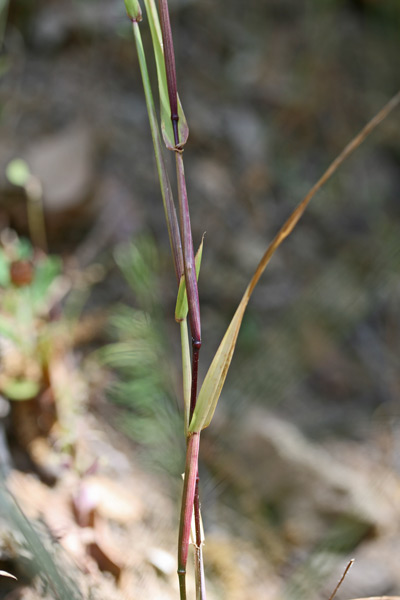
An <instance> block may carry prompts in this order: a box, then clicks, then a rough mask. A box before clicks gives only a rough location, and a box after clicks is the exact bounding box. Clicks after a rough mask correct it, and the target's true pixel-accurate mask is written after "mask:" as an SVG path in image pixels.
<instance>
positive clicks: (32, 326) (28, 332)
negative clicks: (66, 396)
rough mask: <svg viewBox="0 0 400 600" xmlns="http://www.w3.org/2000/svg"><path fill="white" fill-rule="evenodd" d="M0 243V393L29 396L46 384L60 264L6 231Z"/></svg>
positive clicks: (12, 397) (14, 397)
mask: <svg viewBox="0 0 400 600" xmlns="http://www.w3.org/2000/svg"><path fill="white" fill-rule="evenodd" d="M1 242H2V244H1V246H0V299H1V306H2V311H1V314H0V343H1V354H2V370H1V373H0V392H1V393H2V394H3V395H4V396H6V397H7V398H9V399H10V400H28V399H31V398H34V397H36V396H37V394H38V393H39V392H40V390H41V388H42V386H43V385H44V378H45V372H46V370H47V368H48V359H49V357H48V345H49V326H48V323H49V320H48V316H49V314H50V312H51V310H52V308H53V307H54V305H55V304H56V303H57V301H58V300H59V295H60V292H61V293H63V282H62V264H61V260H60V259H59V258H58V257H55V256H47V255H45V254H42V253H39V254H37V255H35V253H34V250H33V248H32V246H31V245H30V243H29V242H28V241H27V240H24V239H19V238H18V237H17V236H16V235H15V234H14V233H13V232H11V231H5V232H3V235H2V240H1Z"/></svg>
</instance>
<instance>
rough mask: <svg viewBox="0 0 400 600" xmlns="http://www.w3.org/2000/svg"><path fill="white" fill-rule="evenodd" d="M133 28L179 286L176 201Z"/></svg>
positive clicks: (136, 27) (180, 265)
mask: <svg viewBox="0 0 400 600" xmlns="http://www.w3.org/2000/svg"><path fill="white" fill-rule="evenodd" d="M132 27H133V35H134V38H135V43H136V49H137V54H138V59H139V67H140V73H141V75H142V81H143V89H144V95H145V99H146V106H147V113H148V116H149V122H150V129H151V136H152V138H153V146H154V154H155V157H156V163H157V171H158V177H159V180H160V187H161V194H162V199H163V205H164V212H165V219H166V221H167V227H168V235H169V240H170V244H171V249H172V255H173V258H174V266H175V273H176V277H177V280H178V284H179V281H180V278H181V276H182V274H183V271H184V267H183V254H182V243H181V236H180V233H179V225H178V219H177V216H176V210H175V205H174V200H173V197H172V189H171V183H170V181H169V177H168V173H167V168H166V165H165V161H164V157H163V154H162V142H161V135H160V131H159V128H158V121H157V114H156V109H155V106H154V100H153V93H152V91H151V85H150V79H149V73H148V70H147V63H146V57H145V54H144V50H143V43H142V36H141V35H140V28H139V23H138V22H136V21H135V22H133V23H132Z"/></svg>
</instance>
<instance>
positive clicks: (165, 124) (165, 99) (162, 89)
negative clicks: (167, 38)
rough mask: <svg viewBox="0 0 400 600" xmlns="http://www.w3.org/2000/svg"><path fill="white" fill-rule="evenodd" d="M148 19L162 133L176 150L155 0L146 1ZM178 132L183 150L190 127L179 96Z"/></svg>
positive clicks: (165, 139) (167, 144)
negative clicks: (155, 68) (158, 94)
mask: <svg viewBox="0 0 400 600" xmlns="http://www.w3.org/2000/svg"><path fill="white" fill-rule="evenodd" d="M144 4H145V7H146V13H147V17H148V19H149V25H150V31H151V38H152V41H153V49H154V56H155V60H156V67H157V79H158V90H159V93H160V116H161V131H162V135H163V138H164V142H165V145H166V146H167V148H168V149H169V150H174V149H175V139H174V131H173V127H172V122H171V107H170V103H169V96H168V86H167V74H166V71H165V62H164V52H163V43H162V35H161V27H160V20H159V17H158V12H157V8H156V5H155V2H154V0H144ZM178 116H179V121H178V132H179V148H182V147H183V146H184V145H185V144H186V142H187V139H188V136H189V127H188V124H187V121H186V117H185V114H184V112H183V109H182V105H181V101H180V99H179V96H178Z"/></svg>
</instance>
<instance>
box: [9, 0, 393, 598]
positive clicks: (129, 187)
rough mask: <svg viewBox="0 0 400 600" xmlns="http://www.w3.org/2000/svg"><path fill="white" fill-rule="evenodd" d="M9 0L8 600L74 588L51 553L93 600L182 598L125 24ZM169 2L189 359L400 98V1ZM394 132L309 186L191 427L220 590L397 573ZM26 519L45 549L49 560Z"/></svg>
mask: <svg viewBox="0 0 400 600" xmlns="http://www.w3.org/2000/svg"><path fill="white" fill-rule="evenodd" d="M0 7H1V11H2V13H1V14H2V20H1V27H0V36H1V54H0V74H1V82H0V227H1V252H2V254H1V256H0V284H1V292H0V294H1V302H2V309H1V310H2V317H1V321H0V350H1V357H2V368H1V372H0V392H1V405H0V413H1V414H0V421H1V436H0V437H1V440H0V441H1V444H0V445H1V452H0V454H1V457H2V465H3V473H4V478H7V479H8V484H7V489H6V488H2V492H1V496H0V500H1V505H2V508H1V510H0V513H1V515H2V522H3V525H4V527H5V531H6V534H4V535H2V536H0V537H1V539H0V569H4V570H6V571H7V572H10V573H12V574H15V575H17V576H18V582H14V581H12V580H10V579H7V580H5V579H4V581H6V582H7V583H4V586H3V588H4V591H3V592H1V589H2V581H0V597H2V598H7V599H9V600H11V599H15V598H27V599H28V598H38V597H41V598H43V597H47V596H46V594H47V595H48V596H49V597H58V596H57V594H59V595H60V597H61V598H63V596H62V593H61V592H60V591H59V589H61V588H62V586H63V585H64V584H63V583H60V584H59V585H60V586H61V588H58V587H57V586H56V590H55V589H54V588H52V584H50V583H49V579H51V580H52V581H53V585H55V584H54V581H55V579H54V577H56V576H54V577H52V576H51V575H50V573H51V568H53V567H54V569H56V571H57V570H58V571H60V569H59V567H57V564H58V563H57V561H61V564H63V565H65V564H68V565H69V566H68V568H67V569H64V568H62V569H61V571H62V572H63V573H64V572H65V571H66V572H67V575H68V576H69V579H70V580H73V581H75V584H76V585H77V586H78V587H80V589H81V593H82V594H83V597H89V595H88V594H89V593H90V594H92V596H90V597H99V598H103V597H104V598H106V597H107V598H114V597H115V598H116V599H117V598H123V597H125V598H135V599H136V598H138V599H140V598H150V599H151V600H158V599H160V600H161V599H169V598H176V597H177V582H176V577H175V554H176V550H175V548H176V537H177V535H176V531H177V522H178V510H179V508H178V507H179V495H180V488H181V483H180V473H181V472H182V471H183V461H184V442H183V439H182V437H183V436H182V433H181V428H182V426H181V400H180V383H179V381H180V379H179V378H180V355H179V352H180V344H179V332H178V330H177V328H176V326H175V323H174V319H173V314H174V305H175V299H176V286H175V278H174V273H173V267H172V261H171V258H170V251H169V243H168V236H167V233H166V227H165V222H164V213H163V209H162V203H161V197H160V191H159V185H158V181H157V177H156V169H155V161H154V158H153V148H152V142H151V136H150V131H149V125H148V120H147V113H146V107H145V103H144V98H143V91H142V84H141V80H140V76H139V67H138V63H137V57H136V53H135V48H134V43H133V39H132V32H131V27H130V23H129V20H128V19H127V18H126V14H125V9H124V3H123V2H122V0H107V1H105V0H86V1H83V0H68V1H67V0H58V1H57V2H54V1H52V0H36V1H35V2H33V1H32V0H11V1H10V2H7V0H2V1H1V2H0ZM170 11H171V23H172V28H173V33H174V41H175V53H176V61H177V76H178V89H179V93H180V97H181V100H182V104H183V107H184V110H185V113H186V117H187V119H188V122H189V127H190V137H189V142H188V144H187V146H186V149H185V154H184V157H185V169H186V176H187V183H188V193H189V201H190V207H191V219H192V228H193V237H194V244H195V246H197V245H198V244H199V243H200V240H201V236H202V234H203V233H204V232H206V236H205V247H204V252H203V262H202V267H201V274H200V288H199V289H200V300H201V307H202V308H201V311H202V313H201V314H202V329H203V348H202V352H201V365H200V370H201V374H202V375H204V374H205V372H206V371H207V368H208V365H209V363H210V360H211V358H212V356H213V354H214V352H215V350H216V348H217V347H218V344H219V341H220V339H221V338H222V336H223V334H224V331H225V329H226V327H227V325H228V324H229V321H230V319H231V317H232V315H233V313H234V311H235V309H236V306H237V304H238V303H239V301H240V298H241V296H242V293H243V291H244V289H245V286H246V285H247V283H248V281H249V279H250V277H251V275H252V273H253V271H254V269H255V267H256V265H257V263H258V260H259V259H260V257H261V256H262V254H263V252H264V250H265V248H266V246H267V244H268V243H269V241H270V240H271V239H272V237H273V236H274V234H275V233H276V232H277V230H278V228H279V227H280V226H281V225H282V223H283V222H284V220H285V219H286V218H287V217H288V215H289V214H290V212H291V210H292V209H293V208H294V207H295V205H296V204H297V202H299V201H300V200H301V199H302V197H303V196H304V194H305V193H306V192H307V191H308V189H309V188H310V187H311V185H312V184H313V183H315V181H316V180H317V179H318V177H319V176H320V175H321V174H322V172H323V171H324V170H325V168H326V167H327V166H328V165H329V163H330V162H331V161H332V160H333V159H334V158H335V156H336V155H337V154H338V153H339V152H340V151H341V150H342V148H343V147H344V146H345V144H346V143H347V142H348V141H349V140H350V139H351V138H352V137H353V136H354V135H355V134H356V133H357V132H358V131H359V130H360V129H361V127H363V125H364V124H365V123H366V122H367V121H368V120H369V119H370V118H371V117H372V116H373V115H374V114H375V113H376V112H378V110H379V109H380V108H381V107H382V106H383V105H384V104H385V103H386V102H387V100H388V99H389V98H390V97H391V96H392V95H393V94H394V93H396V92H397V90H398V89H399V87H400V78H399V73H400V60H399V57H400V39H399V31H400V4H399V2H398V0H324V1H320V0H319V1H318V0H304V1H295V0H265V1H262V2H260V1H259V0H247V2H246V3H243V2H239V1H237V0H230V2H219V3H218V2H217V3H216V2H211V1H210V0H174V1H172V0H171V1H170ZM141 31H142V36H143V38H144V44H145V49H146V51H147V59H148V62H149V67H150V70H151V72H152V73H154V65H153V61H152V49H151V43H150V42H151V41H150V36H149V31H148V26H147V20H146V18H145V17H144V19H143V23H142V24H141ZM399 125H400V112H399V110H397V111H395V112H394V113H393V114H392V115H390V117H389V118H388V119H387V120H386V121H385V122H384V123H383V124H382V125H381V126H380V127H379V129H378V130H377V131H376V132H375V133H374V134H373V135H372V136H371V137H370V138H368V139H367V141H366V142H365V143H364V144H363V145H362V147H361V148H360V149H358V150H357V152H356V153H355V154H354V156H352V157H351V158H350V159H349V160H348V161H347V162H346V163H345V165H344V166H343V167H341V169H340V170H339V172H338V173H337V174H336V175H335V176H334V178H333V179H332V180H331V181H330V182H329V183H328V184H327V185H326V186H325V188H324V189H323V190H322V191H321V192H319V193H318V195H317V197H316V198H315V199H314V200H313V201H312V203H311V205H310V207H309V209H308V210H307V213H306V215H305V216H304V218H303V220H302V221H301V222H300V224H299V225H298V227H297V228H296V230H295V232H294V234H293V235H292V236H291V237H290V238H289V239H288V240H287V241H286V242H285V243H284V245H283V246H282V248H280V249H279V251H278V253H277V255H276V256H275V257H274V258H273V260H272V262H271V264H270V266H269V267H268V269H267V271H266V273H265V275H264V276H263V278H262V280H261V282H260V284H259V286H258V288H257V290H256V291H255V293H254V296H253V298H252V300H251V303H250V305H249V308H248V311H247V315H246V317H245V320H244V323H243V326H242V331H241V334H240V337H239V342H238V346H237V350H236V354H235V357H234V360H233V364H232V367H231V370H230V373H229V375H228V379H227V383H226V386H225V389H224V392H223V394H222V397H221V400H220V403H219V406H218V410H217V413H216V416H215V422H213V424H212V426H211V427H210V428H209V429H208V430H206V431H205V432H204V435H203V437H202V451H201V471H200V473H201V479H202V507H203V518H204V523H205V530H206V546H205V550H204V554H205V563H206V576H207V580H208V585H209V596H210V598H211V599H228V598H229V600H236V599H237V600H246V599H247V598H249V599H250V598H254V597H259V598H296V599H300V598H307V599H309V598H329V595H330V593H331V592H332V591H333V589H334V587H335V584H336V582H337V580H338V579H339V577H340V575H341V574H342V573H343V571H344V568H345V566H346V564H347V563H348V561H349V559H350V558H351V557H353V556H354V557H355V558H356V563H355V565H354V566H353V567H352V569H351V571H350V573H349V575H348V577H347V579H346V581H345V583H344V584H343V586H342V588H341V591H340V592H339V594H338V598H343V599H345V598H348V599H350V598H355V597H361V596H378V595H383V594H386V595H387V594H396V593H397V594H399V592H400V575H399V573H400V571H399V569H398V564H399V560H400V537H399V533H400V509H399V506H400V502H399V501H400V479H399V472H400V443H399V432H400V407H399V391H400V374H399V366H400V365H399V362H400V360H399V355H400V311H399V299H400V279H399V271H400V235H399V226H400V136H399ZM15 159H18V160H17V162H15ZM12 161H13V162H12ZM10 162H11V165H10ZM172 167H173V165H172V163H171V177H173V174H174V171H173V168H172ZM41 207H42V208H41ZM42 209H43V210H42ZM43 216H44V222H45V227H44V228H43ZM27 240H29V241H27ZM30 244H31V245H30ZM32 245H33V248H32ZM7 490H9V491H7ZM9 492H11V493H12V495H13V496H9V495H8V494H9ZM13 497H15V498H17V500H18V501H19V503H20V504H21V505H22V508H23V509H24V512H25V513H26V514H27V516H28V517H29V519H30V522H31V526H30V529H29V531H28V532H26V531H25V533H23V535H22V534H21V533H20V528H21V525H20V523H19V522H18V523H19V524H18V523H17V521H18V518H17V517H18V513H17V512H16V513H15V515H17V516H15V515H14V512H15V511H17V509H15V507H14V505H13V504H12V502H13V501H12V498H13ZM107 499H108V500H107ZM107 502H108V504H107ZM119 502H120V504H119ZM50 505H51V506H52V510H51V511H50V510H47V507H49V506H50ZM116 507H117V508H116ZM13 511H14V512H13ZM49 513H51V514H49ZM53 513H54V514H53ZM11 514H13V515H14V516H10V515H11ZM10 523H11V525H10ZM5 524H7V527H6V525H5ZM38 528H39V529H38ZM88 531H89V532H90V536H91V537H90V536H89V538H90V539H89V538H88V537H87V536H88V533H87V532H88ZM21 535H22V538H23V539H21ZM32 536H34V537H33V538H32V539H31V537H32ZM35 536H39V539H41V540H42V538H43V539H45V540H46V539H47V538H48V537H49V536H50V539H53V538H55V539H57V540H58V542H59V544H56V545H55V544H54V543H50V550H48V549H47V550H46V547H47V546H48V545H49V544H48V539H47V542H43V544H44V550H43V552H44V555H43V556H42V557H41V558H40V557H39V558H38V556H37V555H36V553H35V552H34V548H35V547H37V544H38V543H39V542H37V538H36V537H35ZM85 536H86V537H85ZM10 539H11V540H14V541H13V542H12V543H11V542H10ZM32 540H33V541H32ZM35 540H36V542H35ZM42 541H43V540H42ZM53 542H54V540H53ZM46 543H47V546H46ZM55 546H57V548H56V547H55ZM58 546H60V549H59V548H58ZM27 548H28V549H27ZM29 548H30V549H29ZM59 552H61V553H64V552H65V553H67V554H66V555H65V554H62V556H61V558H60V557H59V556H56V555H57V554H58V553H59ZM29 553H30V558H27V554H28V555H29ZM53 554H54V556H53ZM66 556H67V558H65V557H66ZM71 556H72V558H71ZM39 559H40V560H39ZM40 561H42V562H40ZM43 561H45V562H44V563H43ZM46 561H50V562H49V563H48V562H46ZM52 561H53V562H52ZM65 561H67V563H65ZM53 563H54V564H53ZM47 564H52V565H53V567H48V566H47V567H46V566H43V565H47ZM82 573H83V574H82ZM64 583H65V582H64ZM65 585H67V586H68V585H69V583H68V582H67V584H65ZM82 590H85V591H84V592H82ZM74 593H76V594H77V597H80V596H79V593H78V591H76V590H75V591H71V590H69V592H67V595H68V594H69V597H74V596H73V594H74ZM85 594H86V595H85Z"/></svg>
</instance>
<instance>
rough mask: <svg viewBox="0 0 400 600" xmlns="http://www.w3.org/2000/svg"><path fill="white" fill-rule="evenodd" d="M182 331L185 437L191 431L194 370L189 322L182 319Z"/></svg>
mask: <svg viewBox="0 0 400 600" xmlns="http://www.w3.org/2000/svg"><path fill="white" fill-rule="evenodd" d="M179 325H180V330H181V348H182V380H183V406H184V422H185V436H187V434H188V429H189V414H190V391H191V387H192V368H191V364H190V347H189V335H188V326H187V320H186V319H182V321H180V323H179Z"/></svg>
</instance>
